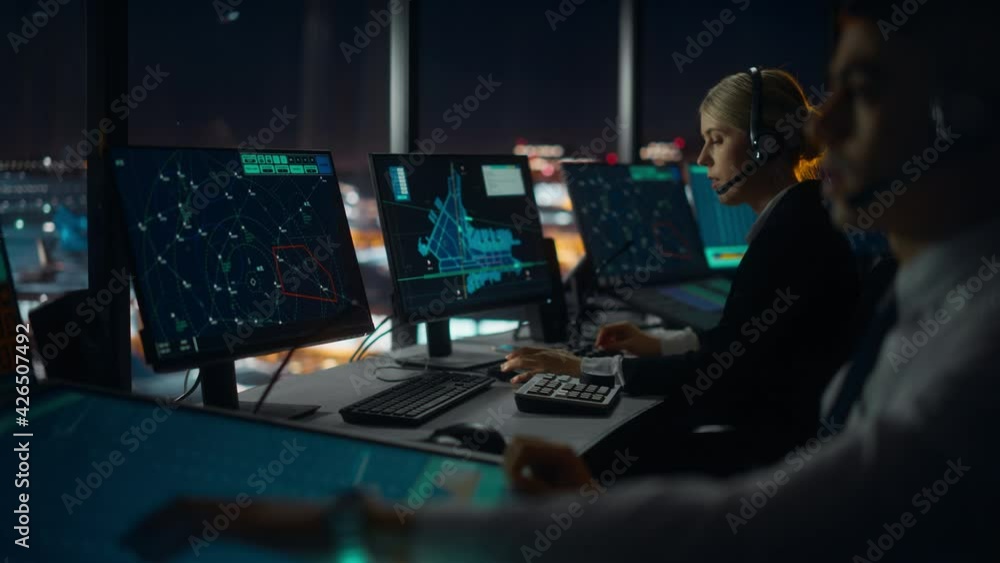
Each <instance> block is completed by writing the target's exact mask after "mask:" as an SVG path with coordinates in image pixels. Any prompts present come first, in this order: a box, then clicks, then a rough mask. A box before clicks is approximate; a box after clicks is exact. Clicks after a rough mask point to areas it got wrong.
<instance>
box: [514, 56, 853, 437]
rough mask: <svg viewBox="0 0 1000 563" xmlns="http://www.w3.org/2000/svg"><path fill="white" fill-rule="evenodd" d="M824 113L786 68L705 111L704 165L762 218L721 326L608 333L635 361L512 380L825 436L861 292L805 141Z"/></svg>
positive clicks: (537, 366)
mask: <svg viewBox="0 0 1000 563" xmlns="http://www.w3.org/2000/svg"><path fill="white" fill-rule="evenodd" d="M815 113H816V110H815V108H813V107H812V106H811V105H810V103H809V101H808V100H807V99H806V96H805V95H804V93H803V91H802V87H801V86H800V85H799V83H798V82H797V81H796V80H795V78H794V77H792V76H791V75H790V74H788V73H787V72H784V71H781V70H759V69H757V68H751V69H750V70H749V71H747V72H741V73H738V74H734V75H731V76H727V77H726V78H724V79H722V80H721V81H720V82H719V83H718V84H716V85H715V86H714V87H712V88H711V89H710V90H709V91H708V93H707V95H706V96H705V98H704V100H703V101H702V103H701V107H700V115H701V134H702V137H703V139H704V147H703V148H702V150H701V153H700V154H699V155H698V164H701V165H703V166H705V167H707V168H708V176H709V178H710V179H711V180H712V189H714V190H715V192H716V194H717V195H718V198H719V200H720V201H721V202H722V203H723V204H726V205H749V206H750V207H751V208H753V210H754V211H755V212H756V213H757V215H758V218H757V220H756V222H755V223H754V224H753V226H752V228H751V230H750V232H749V233H747V241H748V243H749V248H748V250H747V252H746V254H745V255H744V257H743V260H742V261H741V263H740V265H739V268H738V269H737V271H736V274H735V277H734V279H733V283H732V289H731V290H730V293H729V295H728V297H727V299H726V304H725V307H724V309H723V313H722V319H721V321H720V323H719V324H718V326H716V327H714V328H712V329H709V330H706V331H702V332H699V331H696V330H693V329H691V328H690V327H689V328H686V329H684V330H679V331H668V332H667V333H666V334H665V335H661V336H654V335H652V334H648V333H645V332H643V331H641V330H639V329H638V328H637V327H636V326H635V325H632V324H629V323H620V324H612V325H608V326H604V327H603V328H602V329H601V330H600V332H599V334H598V337H597V342H596V344H597V346H598V347H600V348H603V349H605V350H609V351H613V352H621V353H627V354H629V356H630V357H627V358H626V357H623V356H621V355H619V356H615V357H613V358H608V357H605V358H580V357H576V356H574V355H572V354H570V353H567V352H564V351H558V350H546V349H538V348H523V349H520V350H516V351H514V352H513V353H511V354H510V355H509V356H508V358H507V361H506V362H505V363H504V364H503V366H502V369H503V370H504V371H513V370H520V371H522V373H520V374H519V375H517V376H516V377H514V378H513V379H512V380H511V381H512V382H513V383H521V382H524V381H527V380H528V379H530V378H531V377H532V376H533V375H534V374H536V373H542V372H549V373H561V374H569V375H573V376H578V377H584V376H589V377H588V379H589V378H590V377H597V378H600V377H602V376H604V377H608V376H614V377H615V378H616V380H617V382H618V383H620V384H622V385H623V386H624V389H625V391H626V392H628V393H632V394H656V395H667V396H668V401H669V404H672V405H673V406H674V407H675V408H674V409H672V412H673V413H678V411H681V412H683V413H687V414H695V415H696V416H695V417H694V420H693V421H694V422H698V421H699V420H702V419H704V422H713V421H719V420H724V421H726V422H735V423H750V424H756V423H760V424H769V427H777V428H781V429H782V430H784V431H788V432H790V433H791V434H792V435H793V438H792V439H796V438H794V436H798V437H804V436H806V435H808V434H810V433H812V432H814V431H815V429H816V423H817V420H818V412H819V396H820V393H821V391H822V389H823V388H824V386H825V384H826V383H827V381H828V380H829V378H830V377H831V376H832V374H833V373H834V371H835V370H836V368H838V367H839V366H840V365H841V363H842V362H843V361H844V360H845V359H846V357H847V353H848V351H849V347H850V343H851V341H850V334H849V333H850V326H851V325H850V320H851V313H853V311H854V307H855V302H856V299H857V296H858V293H859V282H858V275H857V269H856V266H855V260H854V257H853V255H852V252H851V250H850V246H849V244H848V241H847V239H846V237H845V236H844V233H843V232H842V231H841V230H839V229H837V228H835V227H834V225H833V224H832V222H831V220H830V217H829V214H828V212H827V210H826V208H825V207H824V205H823V201H822V193H821V192H822V188H821V183H820V181H818V180H817V176H818V162H819V157H820V154H821V151H820V150H819V149H818V147H815V146H813V145H811V144H810V143H809V142H808V141H807V140H806V137H805V135H804V134H803V133H804V132H803V129H804V123H805V122H806V121H808V119H809V117H810V116H811V115H813V114H815ZM609 381H611V380H607V379H605V380H600V379H598V380H594V382H595V383H596V382H601V383H606V382H609ZM720 417H722V419H720ZM689 421H691V420H690V419H689ZM780 441H783V442H785V445H787V441H785V440H780Z"/></svg>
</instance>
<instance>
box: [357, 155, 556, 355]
mask: <svg viewBox="0 0 1000 563" xmlns="http://www.w3.org/2000/svg"><path fill="white" fill-rule="evenodd" d="M370 158H371V169H372V178H373V182H374V184H375V193H376V198H377V199H378V207H379V215H380V217H381V221H382V233H383V235H384V237H385V245H386V250H387V252H388V255H389V270H390V273H391V275H392V280H393V294H394V295H393V308H394V313H395V316H396V318H397V319H398V320H399V321H402V322H407V323H411V324H416V323H420V322H427V337H428V354H429V356H430V357H433V358H438V359H440V361H435V362H432V363H434V364H435V365H437V366H441V367H473V366H475V365H477V364H479V363H489V362H492V361H495V360H496V359H498V358H502V356H498V355H496V354H488V355H487V356H484V357H479V358H472V357H467V356H465V357H457V356H456V357H453V358H452V360H453V361H448V360H443V358H445V357H447V356H449V355H450V354H451V346H450V339H449V336H448V334H447V326H448V324H447V320H446V319H447V318H449V317H452V316H455V315H460V314H468V313H476V312H480V311H487V310H490V309H497V308H501V307H506V306H510V305H519V304H526V303H533V302H541V301H544V300H546V299H549V298H550V297H551V295H552V291H553V284H552V281H551V279H550V277H549V272H548V268H547V262H546V259H545V250H544V246H543V241H542V238H543V237H542V226H541V221H540V219H539V214H538V208H537V206H536V204H535V196H534V192H533V186H532V182H531V170H530V168H529V167H528V160H527V158H525V157H522V156H511V155H498V156H479V155H477V156H471V155H462V156H459V155H432V156H427V155H422V154H416V155H408V154H373V155H371V157H370ZM421 360H423V358H420V359H417V361H416V362H415V363H420V361H421ZM480 360H482V361H480Z"/></svg>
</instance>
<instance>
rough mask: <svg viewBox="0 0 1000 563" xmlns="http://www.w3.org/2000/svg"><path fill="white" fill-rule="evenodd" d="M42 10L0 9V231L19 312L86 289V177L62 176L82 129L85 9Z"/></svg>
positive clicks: (33, 2) (28, 5)
mask: <svg viewBox="0 0 1000 563" xmlns="http://www.w3.org/2000/svg"><path fill="white" fill-rule="evenodd" d="M47 9H48V12H46V11H45V10H44V9H43V8H42V7H41V6H40V4H39V3H38V1H37V0H9V1H7V2H3V3H2V5H0V29H3V31H4V44H3V46H2V47H0V68H2V69H4V74H5V76H4V78H5V81H4V87H3V88H0V108H2V109H0V111H3V115H2V119H3V123H4V124H5V127H4V131H5V133H6V134H4V135H2V136H0V228H2V229H3V232H4V235H5V237H6V243H7V249H8V252H9V253H10V258H11V268H12V269H13V271H14V274H15V275H14V283H15V286H16V288H17V291H18V298H19V299H20V300H21V309H22V313H26V312H27V310H28V309H29V308H32V307H34V306H36V305H38V304H39V303H40V302H42V301H44V300H46V299H49V298H52V297H56V296H58V295H60V294H62V293H65V292H67V291H71V290H75V289H82V288H85V287H87V247H86V230H87V228H86V213H87V194H86V173H85V171H84V170H83V169H82V168H81V167H74V168H73V169H69V170H68V169H65V168H64V166H65V162H64V161H65V159H66V156H67V152H68V148H69V147H71V146H74V145H76V144H77V143H79V142H80V141H82V140H83V133H82V131H83V129H84V128H85V125H86V112H85V106H84V99H85V93H86V88H87V84H86V80H85V58H84V56H85V41H84V39H85V34H84V18H83V5H82V3H81V2H71V3H68V4H63V3H52V5H51V6H49V7H48V8H47ZM77 164H79V161H78V162H77Z"/></svg>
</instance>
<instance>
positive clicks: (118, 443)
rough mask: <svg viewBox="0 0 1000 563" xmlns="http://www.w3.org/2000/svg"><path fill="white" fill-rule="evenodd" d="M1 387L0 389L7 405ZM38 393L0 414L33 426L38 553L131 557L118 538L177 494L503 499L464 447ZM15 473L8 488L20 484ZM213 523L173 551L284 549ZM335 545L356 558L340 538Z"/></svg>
mask: <svg viewBox="0 0 1000 563" xmlns="http://www.w3.org/2000/svg"><path fill="white" fill-rule="evenodd" d="M9 392H10V388H8V389H7V390H6V391H5V392H3V395H4V396H3V397H0V398H3V399H4V400H5V401H7V400H9V401H10V402H9V403H7V404H13V399H11V398H9V397H8V396H7V395H6V393H9ZM32 393H33V394H32V396H31V407H32V409H31V415H32V416H31V427H29V428H28V429H21V428H20V427H18V426H16V425H15V424H14V422H15V421H14V417H13V416H6V417H3V420H2V421H0V426H2V427H3V430H4V432H5V433H6V434H7V436H10V435H11V433H16V432H23V431H24V430H29V431H30V432H32V433H33V434H34V438H19V439H20V440H29V439H33V440H37V442H36V443H35V444H34V445H35V447H33V448H32V449H31V456H32V458H31V459H32V462H33V463H32V466H31V484H32V485H36V486H34V487H31V489H30V490H31V503H30V504H31V529H30V532H34V533H32V534H31V535H30V540H29V541H30V546H31V553H32V554H33V560H36V561H138V559H137V558H136V557H135V554H134V553H132V552H130V551H129V550H128V548H127V547H126V545H125V543H126V542H124V541H123V540H124V539H126V538H129V537H130V534H129V532H130V531H131V530H132V529H133V528H134V527H135V526H136V525H137V523H138V522H140V521H141V520H142V519H144V518H147V517H149V516H150V515H151V514H152V513H154V512H155V511H156V510H158V509H160V508H162V507H163V506H165V505H166V503H168V502H170V501H171V500H173V499H176V498H177V497H179V496H189V497H190V496H202V497H210V498H219V499H228V500H229V501H231V502H236V500H237V498H247V497H248V498H250V499H251V501H264V500H267V499H286V500H298V501H313V502H318V503H319V502H330V501H332V500H333V499H334V498H336V497H337V496H339V495H342V494H344V493H346V492H349V491H352V490H355V489H361V490H363V491H367V492H368V493H369V494H371V495H378V496H380V497H381V498H383V499H385V501H386V502H389V503H392V504H393V505H398V506H400V507H404V508H405V509H406V510H414V511H417V512H419V510H420V507H421V506H423V505H426V504H433V503H440V502H461V503H465V504H471V505H477V506H496V505H498V504H500V503H502V502H505V501H508V500H509V499H510V498H511V491H510V488H509V486H508V484H507V480H506V478H505V477H504V473H503V469H502V468H501V467H500V465H499V463H498V462H499V458H497V457H496V456H489V455H486V454H482V453H474V452H470V451H468V450H466V449H463V450H461V451H459V450H458V449H456V448H450V447H445V446H435V445H431V444H420V443H417V442H415V441H411V442H407V443H405V444H404V443H402V442H393V441H389V440H375V439H371V438H366V439H361V438H356V437H352V436H351V434H350V433H348V432H343V433H338V432H334V431H331V430H328V429H322V430H321V429H318V428H316V427H306V426H301V425H296V424H293V423H289V422H284V421H273V420H263V419H260V418H252V417H249V416H243V415H241V414H230V415H220V414H218V413H216V412H211V411H208V410H203V409H196V408H192V407H189V406H187V405H169V406H168V405H164V404H163V403H162V402H159V401H157V402H154V401H153V400H149V399H144V398H141V397H133V396H126V395H122V394H118V393H115V392H111V391H97V390H93V389H85V388H82V387H73V386H68V385H66V386H63V385H59V386H54V385H43V386H42V387H39V388H37V389H36V390H34V391H33V392H32ZM36 456H37V457H36ZM122 461H124V462H125V464H124V465H121V463H122ZM112 472H113V473H112ZM77 478H78V479H77ZM74 479H75V480H74ZM15 481H16V480H11V481H9V484H8V487H9V491H11V494H14V493H15V492H22V493H23V492H24V491H26V490H27V489H17V488H15ZM25 482H27V480H25ZM38 485H45V486H38ZM415 491H416V492H415ZM241 502H242V501H241ZM16 506H17V505H15V508H16ZM241 506H245V504H242V505H241ZM220 510H221V509H220ZM220 514H223V513H222V512H220ZM223 516H225V515H223ZM232 517H234V516H232V515H231V514H230V515H229V518H232ZM210 520H211V518H210ZM15 525H16V524H15ZM217 526H218V525H216V527H211V526H209V528H212V529H207V528H206V530H207V531H205V533H206V534H209V535H208V536H206V537H207V538H208V539H207V540H206V543H204V544H200V545H201V549H200V550H198V551H195V552H188V553H187V557H183V556H182V557H180V558H178V559H177V560H180V559H183V560H185V561H187V560H195V558H196V557H197V561H204V562H210V561H252V562H255V563H256V562H272V561H288V555H287V554H282V553H279V552H277V551H275V552H270V551H267V550H260V549H254V548H252V547H250V546H243V545H240V544H234V543H229V542H220V543H213V542H212V539H213V536H212V535H211V534H213V533H214V532H216V531H218V529H219V528H218V527H217ZM26 530H27V529H26ZM202 532H203V530H202V527H200V526H199V528H198V530H197V532H196V537H198V538H199V539H203V540H205V539H206V537H203V536H202V535H201V534H202ZM219 533H220V534H221V535H222V536H225V534H226V532H225V531H222V532H219ZM40 536H44V541H43V538H42V537H40ZM16 537H21V536H19V535H18V536H16ZM196 543H197V542H196ZM209 544H211V547H207V546H208V545H209ZM185 547H186V544H185ZM348 547H352V546H348ZM332 555H334V558H333V559H331V561H332V560H337V561H347V560H350V559H351V558H350V557H348V555H349V554H348V553H347V552H346V551H344V552H342V553H337V554H332ZM355 555H356V554H355ZM18 560H19V561H20V560H23V559H18Z"/></svg>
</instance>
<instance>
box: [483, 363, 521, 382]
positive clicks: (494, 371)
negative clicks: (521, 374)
mask: <svg viewBox="0 0 1000 563" xmlns="http://www.w3.org/2000/svg"><path fill="white" fill-rule="evenodd" d="M501 365H502V364H497V365H495V366H490V367H488V368H486V375H488V376H490V377H492V378H493V379H496V380H498V381H503V382H508V381H510V378H512V377H514V376H515V375H517V373H516V372H513V371H503V370H502V369H500V366H501Z"/></svg>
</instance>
